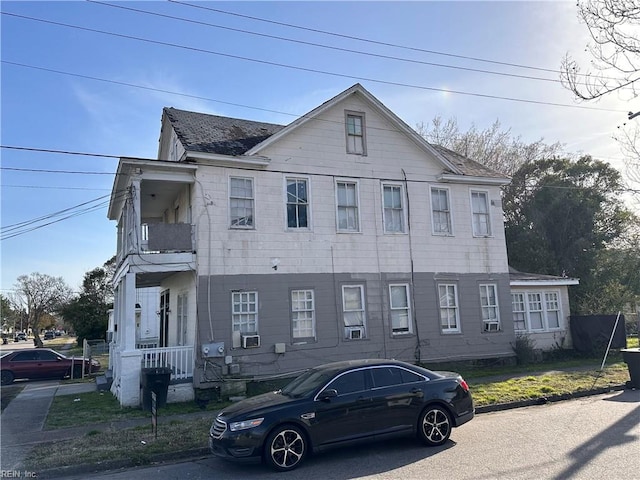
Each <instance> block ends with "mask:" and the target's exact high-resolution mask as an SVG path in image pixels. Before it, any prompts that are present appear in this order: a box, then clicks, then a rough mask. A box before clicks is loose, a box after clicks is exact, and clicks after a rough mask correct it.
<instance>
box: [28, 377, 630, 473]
mask: <svg viewBox="0 0 640 480" xmlns="http://www.w3.org/2000/svg"><path fill="white" fill-rule="evenodd" d="M625 389H631V388H630V387H628V386H627V385H625V384H623V385H613V386H610V387H602V388H596V389H592V390H585V391H582V392H576V393H566V394H562V395H552V396H549V397H539V398H534V399H530V400H523V401H520V402H511V403H499V404H495V405H486V406H482V407H476V411H475V413H476V415H478V414H483V413H492V412H499V411H504V410H512V409H515V408H522V407H531V406H535V405H545V404H547V403H555V402H560V401H564V400H573V399H577V398H583V397H589V396H593V395H602V394H605V393H611V392H616V391H622V390H625ZM209 455H210V454H209V448H208V447H204V448H196V449H191V450H182V451H179V452H171V453H163V454H153V455H149V456H148V457H145V458H144V459H141V460H139V461H134V460H131V459H126V460H111V461H105V462H100V463H86V464H80V465H69V466H66V467H57V468H50V469H47V470H42V471H40V472H38V478H57V477H63V476H69V475H81V474H91V473H100V472H106V471H109V470H111V471H113V470H123V469H127V468H136V467H146V466H150V465H160V464H163V463H181V462H189V461H193V460H197V459H201V458H208V457H209Z"/></svg>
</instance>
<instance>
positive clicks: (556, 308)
mask: <svg viewBox="0 0 640 480" xmlns="http://www.w3.org/2000/svg"><path fill="white" fill-rule="evenodd" d="M544 302H545V305H544V306H545V310H546V317H547V328H549V329H550V330H551V329H554V328H560V301H559V300H558V293H557V292H545V293H544Z"/></svg>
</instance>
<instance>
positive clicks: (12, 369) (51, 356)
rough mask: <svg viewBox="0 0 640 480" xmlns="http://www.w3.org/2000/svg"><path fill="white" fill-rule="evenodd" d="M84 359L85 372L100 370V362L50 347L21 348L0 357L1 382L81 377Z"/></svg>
mask: <svg viewBox="0 0 640 480" xmlns="http://www.w3.org/2000/svg"><path fill="white" fill-rule="evenodd" d="M83 360H84V371H85V373H95V372H97V371H98V370H100V362H98V361H97V360H93V359H92V360H89V359H86V358H85V359H82V358H76V359H72V358H69V357H65V356H64V355H61V354H60V353H58V352H56V351H55V350H50V349H48V348H34V349H32V350H31V349H30V350H19V351H16V352H12V353H8V354H6V355H3V356H2V357H0V383H2V385H9V384H10V383H12V382H13V381H14V380H15V379H16V378H30V379H36V378H64V377H70V376H71V374H72V373H73V377H74V378H76V377H80V376H81V375H82V362H83Z"/></svg>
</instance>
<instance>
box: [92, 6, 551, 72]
mask: <svg viewBox="0 0 640 480" xmlns="http://www.w3.org/2000/svg"><path fill="white" fill-rule="evenodd" d="M87 1H88V2H89V3H95V4H97V5H103V6H105V7H112V8H119V9H122V10H128V11H131V12H135V13H142V14H145V15H152V16H156V17H161V18H167V19H171V20H179V21H181V22H187V23H192V24H195V25H203V26H207V27H212V28H218V29H222V30H228V31H231V32H237V33H243V34H246V35H253V36H258V37H263V38H270V39H274V40H281V41H284V42H291V43H296V44H299V45H308V46H312V47H318V48H324V49H328V50H335V51H338V52H345V53H354V54H357V55H365V56H369V57H375V58H381V59H385V60H394V61H398V62H405V63H412V64H416V65H428V66H431V67H439V68H450V69H455V70H464V71H467V72H476V73H485V74H488V75H500V76H504V77H515V78H522V79H527V80H538V81H543V82H552V83H562V82H561V81H560V80H559V79H555V78H543V77H534V76H530V75H519V74H515V73H506V72H496V71H492V70H482V69H477V68H470V67H461V66H458V65H447V64H443V63H434V62H426V61H423V60H415V59H411V58H402V57H397V56H393V55H383V54H378V53H372V52H363V51H361V50H353V49H350V48H344V47H334V46H331V45H325V44H321V43H315V42H308V41H305V40H296V39H293V38H287V37H281V36H278V35H270V34H266V33H259V32H254V31H251V30H245V29H240V28H233V27H228V26H225V25H217V24H213V23H208V22H203V21H200V20H193V19H190V18H183V17H176V16H174V15H167V14H163V13H158V12H150V11H148V10H141V9H139V8H132V7H126V6H124V5H114V4H111V3H106V2H99V1H96V0H87ZM177 3H179V2H177ZM184 5H187V4H184ZM188 6H191V5H188ZM555 73H559V72H555Z"/></svg>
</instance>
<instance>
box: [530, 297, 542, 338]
mask: <svg viewBox="0 0 640 480" xmlns="http://www.w3.org/2000/svg"><path fill="white" fill-rule="evenodd" d="M527 308H528V310H529V329H531V330H543V329H544V323H543V321H542V315H543V312H544V310H543V309H542V294H541V293H538V292H536V293H528V294H527Z"/></svg>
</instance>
